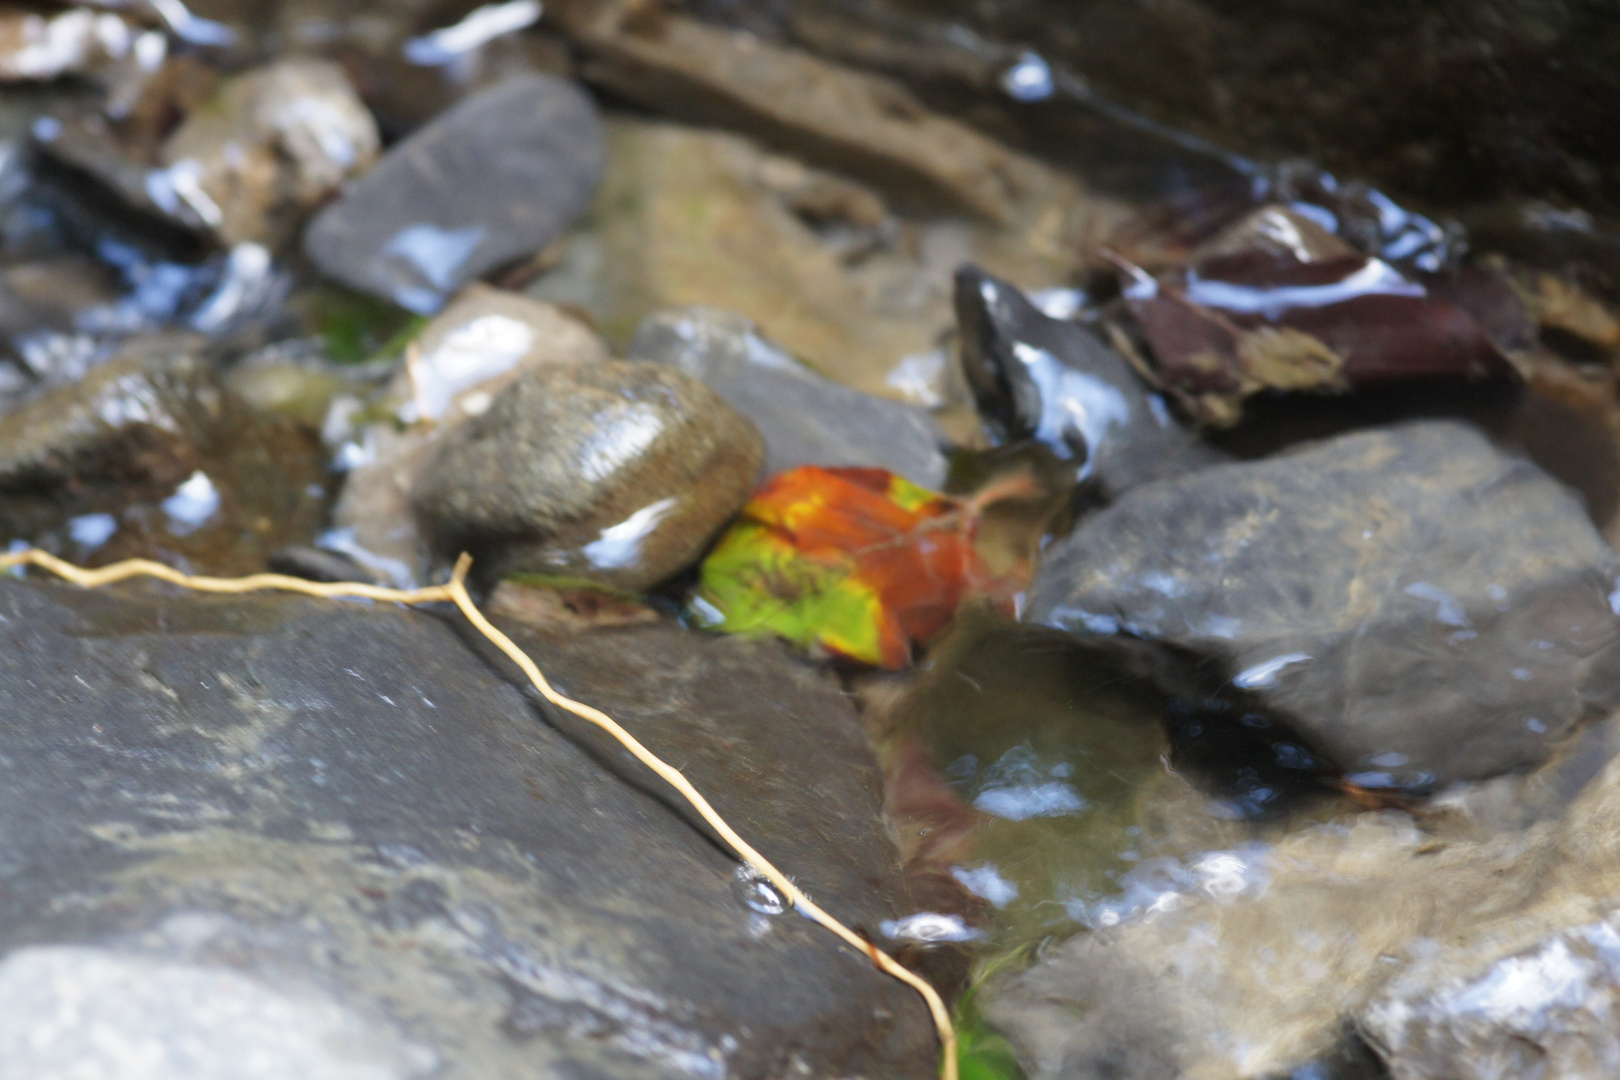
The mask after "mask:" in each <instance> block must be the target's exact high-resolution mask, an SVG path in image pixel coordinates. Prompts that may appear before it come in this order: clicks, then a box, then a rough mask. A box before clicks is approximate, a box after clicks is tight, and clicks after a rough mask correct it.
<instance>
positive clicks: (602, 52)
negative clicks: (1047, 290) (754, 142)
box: [569, 5, 1068, 224]
mask: <svg viewBox="0 0 1620 1080" xmlns="http://www.w3.org/2000/svg"><path fill="white" fill-rule="evenodd" d="M608 6H609V7H612V6H613V5H608ZM625 6H626V7H629V6H633V5H625ZM569 29H570V30H571V31H572V32H573V34H574V36H575V40H576V41H577V42H578V43H579V45H580V47H581V48H582V49H583V50H584V52H585V54H586V55H585V60H584V61H583V62H582V64H581V74H582V75H583V76H584V77H585V78H586V79H588V80H590V81H592V82H595V83H598V84H600V85H602V86H604V87H605V88H607V89H608V90H611V91H612V92H613V93H615V94H618V95H622V96H623V97H626V98H628V99H630V100H631V101H634V102H636V103H637V104H640V105H642V106H645V107H647V108H651V109H656V110H657V111H659V112H660V113H664V114H666V115H671V116H675V117H677V118H679V119H682V120H685V121H688V122H691V123H696V124H702V125H714V126H721V127H730V128H733V129H736V130H739V131H743V132H747V133H749V134H752V135H756V136H758V137H759V138H761V139H763V140H764V141H765V142H767V143H772V144H775V145H778V146H781V147H784V148H786V149H787V150H788V151H789V152H791V153H794V154H796V155H798V156H800V157H802V158H804V159H806V160H807V161H809V162H811V163H813V164H816V165H822V166H825V167H827V168H831V169H836V170H838V171H840V172H844V173H848V174H850V175H852V176H855V177H857V178H859V179H861V180H864V181H866V182H868V183H870V184H872V185H874V186H875V187H877V188H879V189H880V190H881V191H883V192H884V194H885V195H887V196H888V197H889V198H890V199H891V200H895V201H897V202H900V203H904V204H905V205H906V207H907V208H908V209H921V210H924V211H926V210H934V211H938V210H939V209H941V208H943V209H946V210H954V211H956V212H958V213H962V212H966V213H968V214H972V215H976V216H978V217H982V218H984V219H986V220H989V221H994V222H998V223H1001V224H1011V223H1013V222H1015V221H1017V220H1019V219H1021V218H1024V217H1026V216H1028V215H1030V214H1031V211H1032V210H1033V209H1034V208H1035V207H1037V206H1038V205H1039V204H1041V203H1044V202H1047V201H1049V200H1052V199H1056V198H1062V197H1063V196H1064V195H1065V194H1066V192H1065V190H1064V189H1065V188H1066V187H1067V186H1068V182H1067V181H1066V180H1065V179H1064V178H1062V177H1061V176H1060V175H1059V174H1057V173H1056V172H1054V171H1052V170H1050V169H1048V168H1047V167H1046V166H1044V165H1041V164H1040V163H1038V162H1036V161H1034V160H1033V159H1031V158H1027V157H1025V156H1024V155H1022V154H1019V153H1016V152H1014V151H1012V150H1009V149H1008V148H1006V147H1005V146H1002V145H1001V144H1000V143H997V142H995V141H994V140H992V139H990V138H988V137H986V136H985V135H982V134H980V133H979V132H978V131H976V130H974V129H973V128H971V127H968V126H967V125H965V124H963V123H961V122H959V121H956V120H952V119H949V118H947V117H943V116H939V115H937V114H934V113H930V112H929V111H928V110H927V109H925V108H924V107H923V106H922V104H921V103H920V102H918V101H917V100H916V99H915V98H914V97H913V96H912V95H911V94H910V93H909V92H908V91H907V90H906V89H904V88H903V87H902V86H901V85H900V84H899V83H896V82H894V81H892V80H890V79H887V78H884V77H883V76H880V75H873V74H869V73H866V72H861V71H856V70H855V69H853V68H847V67H843V66H840V65H836V64H830V63H828V62H826V61H825V60H821V59H818V58H817V57H815V56H812V55H811V54H809V53H806V52H803V51H801V50H799V49H794V48H786V47H783V46H781V45H776V44H772V43H769V42H765V41H762V40H760V39H758V38H755V37H753V36H752V35H749V34H738V33H732V32H729V31H726V30H723V29H719V28H717V27H713V26H709V25H706V24H704V23H702V22H699V21H697V20H695V19H691V18H687V17H685V16H680V15H673V14H661V15H659V16H658V17H657V19H656V24H655V25H652V26H647V27H642V26H638V25H632V24H630V23H628V22H626V21H625V20H624V18H623V17H622V14H621V13H616V12H611V11H610V12H607V13H605V14H602V15H597V16H596V17H592V18H584V19H578V20H575V22H574V25H572V26H570V27H569ZM1037 212H1038V211H1037Z"/></svg>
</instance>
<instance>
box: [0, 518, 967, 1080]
mask: <svg viewBox="0 0 1620 1080" xmlns="http://www.w3.org/2000/svg"><path fill="white" fill-rule="evenodd" d="M24 565H27V566H37V567H39V568H40V569H42V570H48V571H49V572H51V573H52V574H55V575H56V576H57V577H60V578H63V579H65V580H67V581H70V582H72V583H73V584H75V585H81V586H84V587H85V588H97V587H99V586H102V585H111V584H113V583H115V582H119V581H126V580H128V579H130V578H135V577H151V578H157V579H159V580H160V581H167V582H170V583H171V584H174V585H179V586H181V587H183V588H187V589H192V590H194V591H196V592H207V593H248V592H258V591H262V590H265V589H276V590H279V591H282V592H296V593H303V594H305V595H306V596H320V597H363V598H365V599H368V600H377V601H381V602H383V603H390V602H391V603H398V604H428V603H434V602H437V601H442V600H448V601H450V602H451V603H453V604H455V605H456V607H457V608H459V609H460V610H461V613H462V614H463V615H465V616H466V617H467V621H468V622H470V623H472V624H473V626H474V627H476V628H477V629H478V631H479V633H481V634H483V635H484V637H486V638H488V639H489V641H490V643H491V644H493V645H494V646H495V647H496V648H497V649H499V650H501V652H503V653H505V654H506V655H507V656H508V657H510V658H511V660H512V662H513V663H515V664H517V666H518V667H519V668H521V669H522V670H523V674H525V675H527V676H528V678H529V681H530V682H531V683H533V684H534V688H535V689H536V690H538V691H539V692H540V696H541V697H543V698H545V699H546V700H547V701H549V702H551V703H552V704H553V705H555V706H557V707H558V708H559V709H565V710H567V711H568V712H571V713H573V714H574V715H575V716H578V717H579V718H580V719H582V720H586V721H589V722H590V723H592V724H595V725H596V726H597V727H599V728H602V729H603V730H604V731H606V732H607V733H608V734H609V735H612V736H613V737H614V738H615V739H616V740H618V742H619V743H620V745H622V746H623V747H624V748H625V749H626V750H628V751H630V753H631V754H633V755H634V756H635V758H636V759H637V760H638V761H640V762H641V763H642V764H643V765H645V766H647V768H649V769H651V770H652V771H653V772H655V773H657V774H658V775H659V776H660V777H662V778H663V779H664V781H665V782H666V783H668V784H669V785H670V786H671V787H673V788H674V789H675V790H676V791H678V792H680V793H681V797H682V798H684V799H685V800H686V801H687V802H688V803H690V804H691V805H692V808H693V809H694V810H696V811H697V812H698V816H699V817H701V818H702V819H703V820H704V821H706V822H707V823H708V824H709V827H710V828H712V829H714V831H715V832H717V833H719V834H720V837H721V839H723V840H725V842H726V843H727V844H728V845H730V847H731V849H732V850H733V851H734V852H736V853H737V855H738V856H739V857H740V858H742V860H743V861H744V862H746V863H748V864H749V865H750V866H752V867H753V868H754V869H755V870H756V871H758V872H759V874H761V875H762V876H763V877H765V878H766V879H767V880H768V881H770V883H771V884H772V885H775V886H776V887H777V889H779V890H781V893H782V895H783V896H784V897H786V898H787V899H788V900H790V901H792V903H793V906H794V907H795V908H797V909H798V911H799V913H800V914H802V915H805V916H806V917H808V918H810V919H813V920H814V921H816V922H818V923H820V924H821V925H822V926H824V927H826V928H827V929H828V930H831V931H832V932H833V933H834V934H837V935H838V936H839V937H840V938H842V939H843V940H844V942H845V943H846V944H848V945H849V946H850V947H851V948H853V949H855V950H856V951H857V952H860V953H861V954H862V955H864V956H866V957H867V958H868V959H870V960H871V961H872V963H873V964H874V965H876V966H877V968H878V969H879V970H881V971H882V972H883V973H884V974H886V975H890V976H892V977H894V978H896V979H899V980H900V981H901V982H903V983H905V984H906V985H907V986H909V987H911V988H912V989H913V990H915V991H917V993H919V994H921V995H922V997H923V1000H924V1001H925V1002H927V1004H928V1012H929V1015H930V1016H931V1017H932V1018H933V1021H934V1028H935V1031H936V1032H937V1033H938V1035H939V1041H940V1049H941V1055H940V1066H939V1075H940V1078H941V1080H957V1068H956V1029H955V1027H954V1026H953V1025H952V1023H951V1014H950V1011H949V1010H948V1009H946V1007H945V1002H944V1001H943V1000H942V999H941V998H940V996H939V994H938V992H936V991H935V990H934V988H933V987H932V986H930V985H928V983H927V982H925V981H923V980H922V979H921V978H919V977H918V976H917V975H915V974H913V973H912V972H910V971H908V970H906V969H905V968H904V967H901V966H900V964H898V963H897V962H896V961H895V960H894V959H893V958H892V957H891V956H889V955H888V954H887V953H885V952H883V951H882V950H881V949H879V948H878V947H877V946H875V945H873V944H872V943H871V942H869V941H867V940H866V939H865V938H863V937H861V936H860V935H859V934H857V933H855V931H853V930H851V929H850V928H849V927H847V926H845V925H844V924H843V923H841V922H839V921H838V920H837V919H835V918H833V917H832V916H831V915H829V914H827V912H826V911H824V910H822V909H821V907H819V906H818V905H817V904H816V903H815V902H814V901H812V900H811V899H810V898H809V897H808V896H806V895H805V894H804V893H803V892H801V891H800V890H799V887H798V886H797V885H795V884H793V882H792V881H791V880H790V879H789V878H788V876H787V875H786V874H784V873H783V872H782V871H780V870H778V869H777V868H776V867H775V866H774V865H772V863H771V862H770V860H769V859H767V858H765V856H763V855H761V854H760V853H759V852H758V851H756V850H754V847H753V845H751V844H749V843H748V841H746V840H744V839H743V838H742V837H741V836H739V835H738V834H737V831H736V830H735V829H733V828H732V827H731V826H730V825H728V824H726V820H725V819H724V818H722V817H721V816H720V815H719V813H718V812H716V811H715V809H714V807H712V806H710V805H709V800H708V799H706V798H704V797H703V794H702V793H701V792H699V791H698V789H697V788H695V787H693V786H692V784H691V782H690V781H689V780H687V779H686V777H685V776H684V775H682V773H681V771H680V770H679V769H677V768H675V767H674V766H672V765H669V764H668V763H666V762H665V761H663V760H662V759H661V758H659V757H658V755H656V754H654V753H653V752H652V751H651V750H648V749H647V748H646V747H645V746H643V745H642V744H641V742H640V740H638V739H637V738H636V737H635V736H634V735H631V734H630V733H629V732H628V731H626V730H625V729H624V728H622V727H620V726H619V724H618V723H617V722H616V721H615V720H614V719H613V718H612V717H611V716H608V715H607V714H606V713H604V712H602V711H601V710H600V709H593V708H592V707H591V706H589V705H585V704H583V703H581V702H578V701H575V700H573V699H572V698H569V697H564V696H563V695H562V694H559V693H558V692H557V691H556V690H554V689H552V686H551V683H549V682H547V681H546V677H545V675H544V674H542V673H541V671H540V668H539V666H538V665H536V664H535V662H534V661H533V660H531V659H530V658H529V655H528V654H527V653H525V652H524V651H523V650H522V649H520V648H518V646H517V645H516V643H514V642H513V641H512V639H511V638H509V637H507V636H506V635H505V634H503V633H501V631H499V630H497V629H496V628H495V626H494V625H493V624H492V623H491V622H490V621H489V620H488V619H486V618H485V617H484V613H483V612H481V611H479V610H478V608H477V606H476V605H475V604H474V603H473V601H472V597H471V596H470V595H468V593H467V585H466V580H467V571H468V570H469V569H470V568H471V567H472V556H471V555H467V554H463V555H462V556H461V558H460V559H458V560H456V567H455V571H454V573H453V574H452V575H451V577H450V582H449V584H447V585H433V586H429V587H427V588H422V589H389V588H385V587H383V586H380V585H363V584H360V583H358V582H318V581H305V580H304V579H303V578H295V577H289V576H287V575H285V574H252V575H249V576H248V577H240V578H216V577H200V576H192V575H190V574H183V573H181V572H180V571H178V570H176V569H174V568H173V567H169V566H165V565H163V564H162V563H158V562H153V561H151V560H150V559H125V560H124V561H123V562H116V563H112V564H111V565H109V566H103V567H101V568H100V569H97V570H86V569H84V568H83V567H80V566H75V565H73V564H72V563H70V562H67V561H66V560H63V559H59V558H57V557H56V556H54V555H52V554H50V553H49V552H45V551H40V550H39V549H38V548H26V549H24V550H22V551H16V552H10V553H7V554H3V555H0V570H7V569H10V568H12V567H16V566H24Z"/></svg>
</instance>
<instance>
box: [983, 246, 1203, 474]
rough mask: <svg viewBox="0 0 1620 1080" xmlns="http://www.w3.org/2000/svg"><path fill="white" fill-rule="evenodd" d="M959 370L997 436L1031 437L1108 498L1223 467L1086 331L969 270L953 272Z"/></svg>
mask: <svg viewBox="0 0 1620 1080" xmlns="http://www.w3.org/2000/svg"><path fill="white" fill-rule="evenodd" d="M956 318H957V324H958V327H959V328H960V331H961V335H962V343H961V359H962V370H963V373H964V374H965V375H966V377H967V382H968V385H969V387H971V388H972V390H973V394H974V397H975V398H976V399H977V400H978V403H979V410H980V412H981V414H983V415H984V416H985V417H986V419H987V420H989V422H990V423H991V424H992V425H994V426H995V428H996V429H997V433H998V434H999V436H1000V437H1001V438H1003V439H1037V440H1039V441H1040V442H1042V443H1044V444H1046V445H1047V446H1049V447H1050V448H1051V449H1052V450H1053V451H1054V452H1055V453H1056V454H1057V455H1058V456H1059V457H1060V458H1063V459H1065V460H1071V461H1073V462H1075V464H1076V469H1077V473H1078V478H1079V479H1093V478H1094V479H1095V482H1096V483H1097V484H1098V485H1099V486H1100V487H1101V488H1102V490H1103V492H1104V493H1105V494H1106V495H1108V496H1116V495H1119V494H1120V493H1122V492H1124V491H1125V490H1127V489H1129V488H1132V487H1135V486H1137V485H1138V484H1142V483H1146V482H1147V481H1149V480H1156V479H1159V478H1161V477H1165V476H1173V475H1176V474H1178V473H1182V472H1187V471H1189V470H1191V469H1196V468H1198V467H1200V466H1202V465H1206V464H1210V463H1212V462H1215V461H1218V460H1220V458H1219V456H1218V455H1217V454H1216V453H1215V452H1213V451H1211V450H1209V449H1208V448H1206V447H1204V446H1202V445H1200V444H1199V443H1197V442H1196V441H1195V440H1194V438H1193V436H1192V434H1191V433H1189V432H1187V431H1185V430H1183V429H1182V427H1181V426H1180V425H1179V424H1178V423H1177V421H1176V420H1175V419H1174V418H1172V417H1171V415H1170V412H1169V409H1168V408H1167V406H1166V405H1165V403H1164V402H1163V400H1161V399H1159V398H1157V397H1154V396H1151V395H1149V394H1148V393H1147V391H1146V390H1145V389H1144V388H1143V386H1142V382H1141V380H1140V379H1139V378H1137V376H1136V374H1135V373H1134V372H1133V371H1131V369H1130V365H1129V364H1127V363H1126V362H1125V359H1124V357H1122V356H1120V355H1119V354H1118V353H1116V352H1115V351H1114V350H1113V349H1111V348H1109V347H1108V346H1107V345H1105V344H1103V342H1102V341H1101V340H1099V339H1098V338H1097V337H1096V335H1095V334H1093V332H1092V331H1091V330H1089V329H1086V328H1084V327H1081V326H1078V325H1076V324H1074V323H1072V322H1068V321H1067V320H1063V319H1054V318H1050V317H1048V316H1047V315H1045V314H1043V313H1042V312H1041V311H1040V310H1039V309H1038V308H1036V307H1035V305H1034V304H1032V303H1031V302H1030V301H1029V299H1028V298H1027V297H1026V296H1025V295H1024V294H1023V293H1022V292H1020V291H1019V290H1018V289H1017V288H1015V287H1014V286H1012V285H1011V284H1009V283H1007V282H1005V281H1001V280H999V279H997V278H994V277H991V276H990V275H989V274H986V273H984V272H983V271H982V270H980V269H978V268H977V267H974V266H964V267H962V268H961V269H959V270H958V271H957V273H956Z"/></svg>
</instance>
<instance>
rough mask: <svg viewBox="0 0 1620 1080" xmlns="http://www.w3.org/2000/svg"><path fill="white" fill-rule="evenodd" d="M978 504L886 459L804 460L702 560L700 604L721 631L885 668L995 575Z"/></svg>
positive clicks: (762, 493) (903, 658)
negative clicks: (915, 478)
mask: <svg viewBox="0 0 1620 1080" xmlns="http://www.w3.org/2000/svg"><path fill="white" fill-rule="evenodd" d="M976 522H977V513H976V510H975V509H974V507H973V506H972V505H971V504H968V503H963V502H960V501H958V500H955V499H952V498H949V497H947V496H945V495H941V494H938V493H936V492H932V491H928V490H926V489H924V488H920V487H918V486H917V485H915V484H913V483H911V482H910V481H908V480H905V479H904V478H902V477H899V476H895V475H893V474H892V473H889V472H887V471H885V470H883V469H850V468H823V467H820V466H814V465H806V466H801V467H800V468H797V469H792V470H790V471H788V472H785V473H781V474H779V475H777V476H773V477H771V478H770V479H769V480H767V481H766V482H765V483H764V484H762V485H761V486H760V488H759V490H758V491H756V492H755V493H754V497H753V499H752V500H751V501H750V502H749V503H748V505H747V506H745V507H744V508H743V511H742V515H741V517H740V518H739V520H738V521H737V522H736V524H734V525H733V526H732V527H731V528H730V530H728V531H727V532H726V533H725V535H724V536H722V537H721V538H720V542H719V543H718V544H717V545H716V546H715V548H714V550H713V551H712V552H711V553H710V554H709V557H708V558H707V559H705V560H704V563H703V568H702V573H701V577H700V580H699V584H698V591H697V595H696V598H695V602H694V605H693V606H694V608H695V609H696V610H697V612H698V614H699V617H700V618H701V619H702V621H703V622H704V623H706V624H707V625H708V626H710V627H711V628H713V629H718V630H723V631H727V632H732V633H774V634H777V635H779V636H781V637H783V638H786V639H787V640H789V641H791V642H794V643H795V644H798V645H800V646H802V647H804V648H806V649H809V650H811V651H812V652H820V653H830V654H833V655H837V656H842V657H846V658H848V659H851V660H856V661H860V662H862V663H867V664H873V665H876V666H879V667H885V668H902V667H905V666H906V665H907V664H908V663H910V661H911V651H912V647H913V646H914V645H916V644H920V643H925V642H927V641H928V640H929V639H930V638H932V637H933V636H934V635H936V634H937V633H939V632H940V631H941V630H942V629H944V627H945V625H946V624H947V623H948V622H949V621H950V619H951V616H952V615H953V614H954V613H955V611H956V608H957V606H958V605H959V604H960V603H961V602H962V600H963V598H964V597H966V596H967V595H969V594H970V593H990V592H994V591H996V590H995V586H996V584H997V583H996V582H994V580H993V579H992V577H991V575H990V574H989V573H988V572H987V571H986V569H985V568H984V566H983V564H982V562H981V560H980V558H979V555H978V553H977V552H976V550H975V548H974V544H973V531H974V527H975V525H976Z"/></svg>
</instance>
